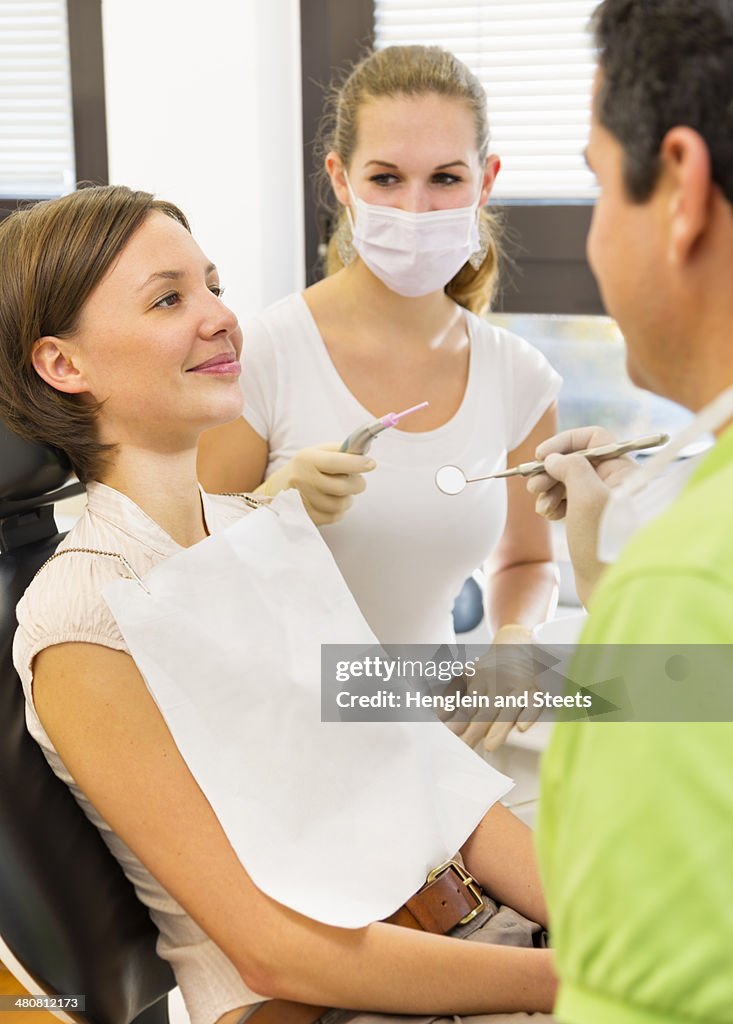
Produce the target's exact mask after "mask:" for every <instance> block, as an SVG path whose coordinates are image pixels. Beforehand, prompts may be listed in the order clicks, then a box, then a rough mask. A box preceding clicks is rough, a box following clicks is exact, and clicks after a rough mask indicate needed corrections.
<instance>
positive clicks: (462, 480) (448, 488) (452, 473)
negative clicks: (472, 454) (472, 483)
mask: <svg viewBox="0 0 733 1024" xmlns="http://www.w3.org/2000/svg"><path fill="white" fill-rule="evenodd" d="M435 485H436V487H437V488H438V490H439V491H442V492H443V494H460V493H461V491H462V490H463V488H464V487H465V486H466V475H465V473H464V472H463V470H462V469H459V468H458V466H441V467H440V469H439V470H438V471H437V472H436V474H435Z"/></svg>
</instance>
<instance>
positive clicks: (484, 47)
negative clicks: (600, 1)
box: [375, 0, 597, 202]
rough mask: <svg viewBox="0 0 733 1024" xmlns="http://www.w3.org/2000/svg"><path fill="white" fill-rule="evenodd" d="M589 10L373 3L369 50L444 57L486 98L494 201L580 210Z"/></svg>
mask: <svg viewBox="0 0 733 1024" xmlns="http://www.w3.org/2000/svg"><path fill="white" fill-rule="evenodd" d="M596 5H597V0H533V2H524V0H509V2H507V0H505V2H503V3H502V2H498V0H476V2H474V3H471V2H466V0H375V44H376V46H377V47H378V48H383V47H385V46H391V45H394V44H405V43H423V44H426V45H430V44H437V45H440V46H443V47H445V48H446V49H449V50H452V51H453V52H454V53H455V54H456V56H457V57H459V58H460V59H461V60H462V61H463V62H464V63H465V64H467V65H468V67H470V68H471V70H472V71H473V72H474V73H475V74H476V75H477V76H478V78H479V79H480V80H481V83H482V84H483V86H484V88H485V89H486V95H487V101H488V109H489V123H490V127H491V151H492V152H494V153H498V154H499V156H500V157H501V160H502V170H501V173H500V175H499V177H498V178H497V182H496V186H495V189H494V193H493V195H494V197H495V198H501V199H503V200H509V201H512V200H517V201H529V200H540V201H541V200H549V201H555V202H557V201H563V200H564V201H571V200H583V199H585V200H588V199H592V198H594V197H595V195H596V194H597V189H596V186H595V184H594V179H593V176H592V175H591V174H590V172H589V171H588V169H587V167H586V166H585V162H584V160H583V156H582V153H583V149H584V148H585V145H586V143H587V137H588V128H589V124H590V96H591V86H592V81H593V73H594V67H595V62H594V56H593V50H592V41H591V37H590V33H589V32H588V20H589V18H590V15H591V13H592V11H593V9H594V8H595V6H596Z"/></svg>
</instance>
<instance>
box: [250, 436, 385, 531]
mask: <svg viewBox="0 0 733 1024" xmlns="http://www.w3.org/2000/svg"><path fill="white" fill-rule="evenodd" d="M339 448H340V445H339V444H338V443H333V444H319V445H314V446H313V447H311V448H303V449H302V450H301V451H299V452H298V453H297V454H296V455H294V456H293V458H292V459H290V461H289V462H286V463H285V465H284V466H281V467H280V469H278V470H276V471H275V472H274V473H273V474H272V476H270V477H268V478H267V480H265V482H264V483H262V484H260V486H259V487H258V488H257V490H256V491H255V492H254V493H255V494H264V495H269V496H270V497H274V496H275V495H276V494H278V493H279V492H280V491H285V490H287V489H288V488H290V487H295V488H297V490H298V491H299V492H300V496H301V498H302V499H303V504H304V505H305V508H306V511H307V513H308V515H309V516H310V517H311V519H312V520H313V522H314V523H315V524H316V526H324V525H325V524H327V523H335V522H338V520H339V519H341V518H342V516H343V515H344V514H345V513H346V511H347V510H348V509H349V507H350V506H351V503H352V502H353V500H354V495H355V494H361V492H362V491H363V490H365V488H366V481H365V480H364V477H363V476H362V474H363V473H369V472H370V471H371V470H373V469H374V468H375V466H376V465H377V464H376V462H375V461H374V459H372V458H370V457H369V456H368V455H352V454H350V453H349V452H341V451H339Z"/></svg>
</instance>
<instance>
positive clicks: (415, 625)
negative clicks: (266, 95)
mask: <svg viewBox="0 0 733 1024" xmlns="http://www.w3.org/2000/svg"><path fill="white" fill-rule="evenodd" d="M334 103H335V110H336V120H335V127H334V129H333V131H332V133H331V134H328V135H326V136H325V138H324V143H323V149H324V152H325V153H326V156H325V171H326V174H327V176H328V179H329V182H330V186H331V188H332V191H333V195H334V196H335V198H336V200H337V201H338V204H339V212H338V217H337V222H336V230H335V233H334V237H333V238H332V239H331V242H330V245H329V252H328V271H329V276H328V277H326V278H325V280H322V281H320V282H318V283H317V284H315V285H313V286H312V287H310V288H308V289H306V291H305V292H303V293H302V294H294V295H290V296H288V297H287V298H285V299H283V300H282V301H280V302H278V303H276V304H275V305H274V306H272V307H271V308H270V309H268V310H266V311H265V312H264V313H263V314H261V315H260V316H259V317H257V318H256V319H255V320H254V321H252V322H251V323H249V324H248V325H247V326H246V328H245V346H244V375H243V377H244V392H245V406H244V418H243V419H240V420H238V421H236V423H234V424H231V425H227V426H226V427H224V428H220V429H219V430H217V431H212V432H211V433H210V434H209V435H206V436H205V437H204V439H203V441H202V445H201V449H200V460H199V467H200V475H201V480H202V482H203V483H204V485H205V486H206V487H209V488H212V487H213V488H215V489H219V490H227V491H239V490H257V491H259V492H260V493H265V494H275V493H277V492H278V491H279V490H282V489H284V488H287V487H297V488H298V489H299V491H300V493H301V495H302V496H303V499H304V501H305V504H306V507H307V508H308V510H309V512H310V513H311V516H312V518H313V519H314V521H315V522H316V523H318V524H319V525H321V526H322V534H323V537H324V539H325V540H326V542H327V544H328V545H329V547H330V548H331V551H332V552H333V554H334V557H335V558H336V561H337V563H338V565H339V568H340V569H341V572H342V573H343V575H344V577H345V579H346V581H347V583H348V585H349V588H350V589H351V591H352V593H353V594H354V596H355V597H356V599H357V602H358V603H359V606H360V608H361V610H362V612H363V613H364V615H365V617H366V619H367V621H368V622H369V624H370V625H371V627H372V629H373V630H374V632H375V633H376V635H377V636H378V638H379V639H380V641H382V642H387V643H426V644H433V645H436V644H440V643H451V642H453V641H454V640H455V635H454V631H453V623H452V616H451V612H452V606H453V602H454V599H455V598H456V596H457V594H458V593H459V591H460V589H461V586H462V584H463V582H464V580H465V579H466V578H467V577H468V576H470V575H471V573H472V572H473V571H474V570H475V569H476V568H477V567H478V566H480V565H482V564H483V563H486V562H487V561H488V568H489V574H490V583H489V587H488V594H487V598H486V600H487V611H488V619H489V624H490V628H491V629H492V631H493V632H494V635H495V639H496V640H497V641H507V642H511V641H522V640H526V639H528V637H529V635H530V632H531V629H532V627H534V626H535V625H536V624H537V623H539V622H542V621H544V620H545V619H546V618H547V616H548V615H549V614H550V612H551V610H552V609H553V607H554V602H555V599H556V577H555V569H554V566H553V564H552V548H551V541H550V533H549V528H548V525H547V523H545V522H543V521H542V520H541V518H539V517H538V516H537V515H536V514H535V511H534V507H533V501H532V499H531V498H530V497H529V496H528V495H527V493H526V491H525V488H524V486H523V484H522V483H521V482H519V483H518V482H516V481H512V482H510V483H509V484H508V485H507V484H505V483H504V482H489V483H485V484H477V485H474V486H472V487H470V488H467V489H466V491H465V492H464V493H463V494H461V495H460V496H457V497H450V496H446V495H444V494H441V493H440V492H439V491H438V490H437V488H436V486H435V483H434V474H435V470H436V469H437V468H438V467H439V466H441V465H443V464H444V463H455V464H458V465H460V466H461V467H462V468H463V469H464V470H465V471H466V472H467V473H469V474H470V475H481V474H487V473H490V472H492V471H494V470H498V469H500V468H503V467H504V466H505V465H507V463H516V462H521V461H526V460H528V459H531V458H534V452H535V448H536V447H537V444H538V443H539V442H540V441H541V440H543V439H544V438H546V437H548V436H549V435H551V434H552V433H553V430H554V424H555V412H554V401H555V397H556V395H557V392H558V390H559V387H560V378H559V377H558V375H557V374H556V373H555V372H554V371H553V370H552V368H551V367H550V365H549V364H548V362H547V361H546V360H545V358H544V357H543V356H542V355H541V354H540V353H539V352H538V351H536V350H535V349H533V348H532V347H531V346H530V345H529V344H528V343H527V342H525V341H524V340H522V339H521V338H518V337H516V336H515V335H512V334H510V333H508V332H506V331H503V330H500V329H498V328H496V327H493V326H490V325H489V324H488V323H487V322H486V321H485V320H483V319H482V318H481V315H480V314H481V313H483V312H484V311H485V310H486V308H487V307H488V304H489V301H490V299H491V296H492V294H493V292H494V290H495V287H496V284H497V260H498V252H497V245H496V241H495V227H494V225H493V222H492V218H491V217H490V215H489V214H488V212H487V211H486V210H485V209H484V204H485V203H486V202H487V200H488V197H489V194H490V192H491V189H492V186H493V184H494V181H495V179H496V175H497V173H498V171H499V159H498V157H496V156H494V155H492V154H490V152H489V128H488V122H487V113H486V97H485V93H484V90H483V87H482V85H481V83H480V82H479V81H478V79H477V78H476V77H475V76H474V75H473V74H472V73H471V72H470V71H469V70H468V68H466V67H465V65H463V64H462V63H461V62H460V61H459V60H458V59H457V58H456V57H455V56H453V55H452V54H450V53H448V52H446V51H444V50H442V49H440V48H438V47H422V46H404V47H390V48H388V49H385V50H382V51H379V52H376V53H374V54H372V55H371V56H369V57H367V58H366V59H365V60H363V61H362V62H361V63H360V64H358V65H357V66H356V67H355V68H354V70H353V71H352V73H351V74H350V76H349V77H348V79H347V80H346V81H345V82H344V84H343V86H342V87H341V88H340V89H339V90H338V92H337V94H336V96H335V98H334ZM425 400H427V401H428V402H429V405H428V407H427V408H426V409H424V410H422V411H420V412H417V413H415V414H414V415H412V416H410V417H409V418H407V419H406V420H405V421H404V423H402V424H400V427H399V429H392V430H389V431H386V432H385V433H384V434H382V435H381V436H380V437H379V439H378V440H377V441H375V443H374V446H373V448H372V449H371V452H370V453H369V457H366V456H363V455H352V454H346V453H341V452H339V451H338V447H339V443H340V442H341V441H342V440H343V438H345V437H346V436H347V435H348V434H350V433H351V432H352V431H353V430H354V429H355V428H356V427H358V426H360V425H361V424H363V423H364V422H366V421H369V420H373V419H375V417H376V416H382V415H384V414H385V413H386V412H389V411H390V410H394V411H397V410H400V409H404V408H407V407H408V406H412V405H416V404H417V403H419V402H423V401H425ZM324 441H327V442H330V443H329V444H324V443H323V442H324ZM362 492H363V493H362Z"/></svg>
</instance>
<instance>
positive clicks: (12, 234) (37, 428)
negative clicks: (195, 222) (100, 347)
mask: <svg viewBox="0 0 733 1024" xmlns="http://www.w3.org/2000/svg"><path fill="white" fill-rule="evenodd" d="M154 210H157V211H159V212H161V213H163V214H165V215H166V216H168V217H171V218H172V219H173V220H176V221H178V223H179V224H182V225H183V227H185V228H186V230H189V227H188V221H187V220H186V218H185V216H184V215H183V214H182V213H181V211H180V210H179V209H178V207H177V206H174V205H173V204H172V203H167V202H164V201H163V200H160V199H155V198H154V197H153V196H152V195H151V194H150V193H149V192H140V191H133V190H132V189H129V188H125V187H124V186H122V185H109V186H98V187H92V188H83V189H80V190H79V191H77V192H72V193H71V195H68V196H62V197H61V198H60V199H50V200H48V201H47V202H42V203H36V204H35V205H34V206H32V207H30V208H29V209H25V210H16V211H15V213H12V214H10V216H9V217H7V218H6V219H5V220H4V221H3V222H2V223H1V224H0V418H1V419H3V420H4V421H5V423H6V424H7V425H8V427H9V428H10V429H11V430H12V431H14V432H15V433H16V434H19V435H20V436H21V437H24V438H26V439H27V440H29V441H38V442H41V443H42V444H49V445H52V446H53V447H55V448H60V449H61V450H62V451H64V452H65V453H66V455H68V457H69V459H70V461H71V464H72V466H73V467H74V471H75V472H76V474H77V476H78V477H79V479H80V480H82V481H84V482H85V481H87V480H92V479H95V477H96V476H97V475H98V474H99V472H100V470H101V469H102V467H103V466H104V464H105V462H106V461H107V460H108V459H109V456H110V455H111V453H112V452H113V451H114V448H115V446H114V445H109V444H102V443H101V442H100V441H99V440H98V438H97V430H96V418H97V412H98V411H99V405H98V404H97V405H95V404H93V403H90V402H88V401H84V400H83V397H82V396H79V395H67V394H65V393H63V392H61V391H57V390H56V389H55V388H52V387H51V385H50V384H47V383H46V381H44V380H42V379H41V377H39V376H38V374H37V373H36V371H35V368H34V366H33V363H32V352H33V346H34V344H35V342H36V341H37V340H38V339H39V338H43V337H45V336H46V335H51V336H53V337H58V338H63V337H68V336H69V335H71V334H73V333H74V331H75V330H76V327H77V325H78V322H79V316H80V314H81V311H82V308H83V306H84V303H85V302H86V301H87V299H88V298H89V296H90V295H91V293H92V291H93V290H94V289H95V288H96V286H97V285H98V284H99V283H100V281H101V280H102V278H103V277H104V275H105V274H106V273H107V271H108V270H109V268H110V267H111V266H112V263H113V262H114V260H115V259H116V258H117V256H118V255H119V254H120V252H121V251H122V249H123V248H124V247H125V245H126V244H127V242H128V241H129V240H130V238H131V237H132V236H133V235H134V233H135V232H136V231H137V230H138V228H139V227H140V226H141V225H142V223H143V222H144V220H145V219H146V217H147V216H148V214H149V213H151V212H152V211H154Z"/></svg>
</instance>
